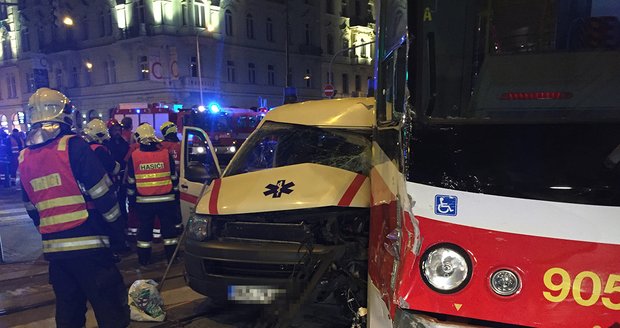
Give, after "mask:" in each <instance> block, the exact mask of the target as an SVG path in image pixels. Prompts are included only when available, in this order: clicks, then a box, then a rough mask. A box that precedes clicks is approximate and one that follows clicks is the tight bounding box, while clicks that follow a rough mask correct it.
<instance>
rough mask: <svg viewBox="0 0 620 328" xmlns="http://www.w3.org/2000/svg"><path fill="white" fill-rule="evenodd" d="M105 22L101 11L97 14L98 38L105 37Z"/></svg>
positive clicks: (104, 16)
mask: <svg viewBox="0 0 620 328" xmlns="http://www.w3.org/2000/svg"><path fill="white" fill-rule="evenodd" d="M105 21H106V15H104V14H103V11H100V12H99V37H100V38H102V37H104V36H105V31H106V30H105Z"/></svg>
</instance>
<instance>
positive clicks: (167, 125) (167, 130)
mask: <svg viewBox="0 0 620 328" xmlns="http://www.w3.org/2000/svg"><path fill="white" fill-rule="evenodd" d="M159 131H161V135H163V136H164V137H165V136H166V135H168V134H171V133H174V134H177V132H178V131H177V125H176V124H174V123H172V122H170V121H168V122H164V124H162V125H161V126H160V127H159Z"/></svg>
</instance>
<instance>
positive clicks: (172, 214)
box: [135, 201, 178, 264]
mask: <svg viewBox="0 0 620 328" xmlns="http://www.w3.org/2000/svg"><path fill="white" fill-rule="evenodd" d="M177 203H178V201H172V202H161V203H136V206H135V209H136V212H137V214H138V219H139V220H140V226H139V227H138V236H137V238H136V239H137V242H136V244H137V248H138V260H139V261H140V263H141V264H148V263H149V262H150V260H151V245H152V241H153V224H154V221H155V217H156V216H157V217H159V221H160V223H161V235H162V239H163V240H164V250H165V252H166V258H167V259H168V261H170V259H171V258H172V254H173V253H174V250H175V249H176V247H177V244H178V238H177V236H178V234H177V230H176V228H175V227H174V226H175V224H176V215H177V214H176V211H177V208H178V205H177Z"/></svg>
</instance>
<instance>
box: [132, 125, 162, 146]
mask: <svg viewBox="0 0 620 328" xmlns="http://www.w3.org/2000/svg"><path fill="white" fill-rule="evenodd" d="M134 136H135V137H136V141H138V142H139V143H141V144H143V145H148V144H151V143H153V142H159V139H157V137H156V136H155V129H153V126H151V125H150V124H148V123H143V124H140V126H138V128H137V129H136V132H135V133H134Z"/></svg>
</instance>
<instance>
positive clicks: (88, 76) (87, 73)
mask: <svg viewBox="0 0 620 328" xmlns="http://www.w3.org/2000/svg"><path fill="white" fill-rule="evenodd" d="M92 77H93V76H92V70H88V69H86V70H84V86H85V87H89V86H90V85H91V84H92V82H93V79H92Z"/></svg>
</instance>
